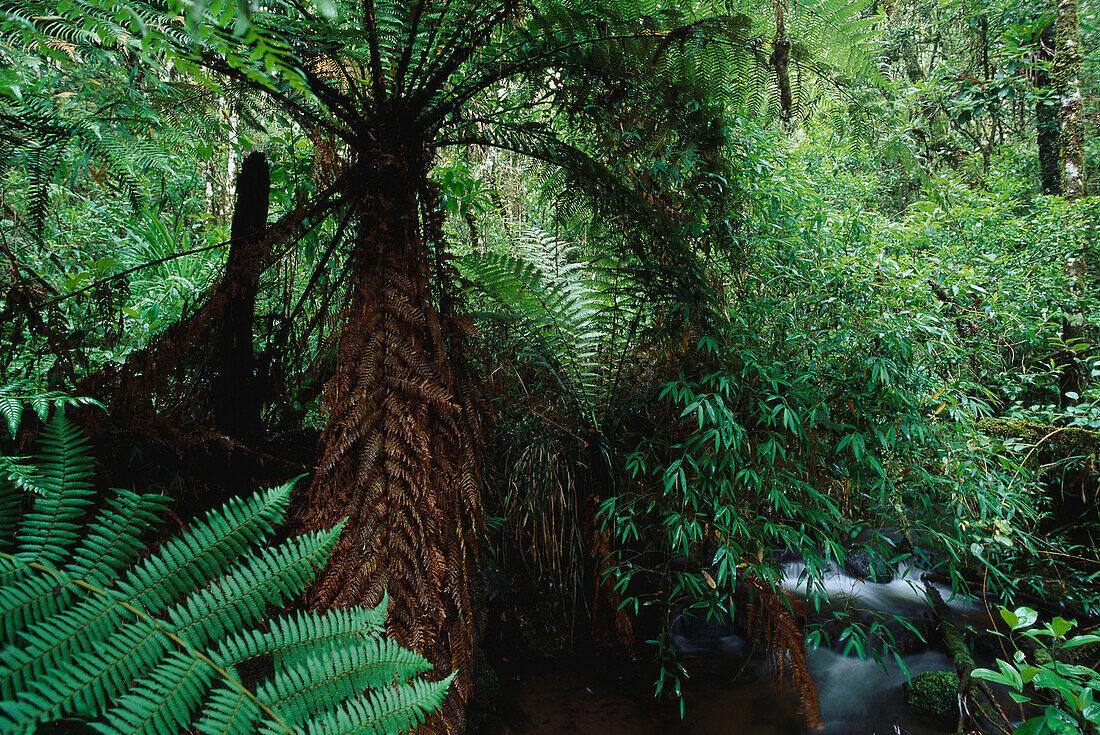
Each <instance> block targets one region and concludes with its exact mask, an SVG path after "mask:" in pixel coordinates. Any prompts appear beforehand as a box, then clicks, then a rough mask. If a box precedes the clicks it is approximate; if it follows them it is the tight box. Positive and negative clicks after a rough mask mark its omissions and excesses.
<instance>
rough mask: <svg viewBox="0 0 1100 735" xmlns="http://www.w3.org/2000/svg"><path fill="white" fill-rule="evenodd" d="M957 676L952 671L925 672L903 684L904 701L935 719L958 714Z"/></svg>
mask: <svg viewBox="0 0 1100 735" xmlns="http://www.w3.org/2000/svg"><path fill="white" fill-rule="evenodd" d="M958 692H959V675H958V674H956V673H955V672H954V671H927V672H925V673H923V674H918V675H917V676H914V677H913V678H912V679H911V680H910V681H908V682H906V684H905V701H906V703H907V704H908V705H909V706H910V707H912V708H913V709H915V710H917V711H918V712H924V713H927V714H931V715H935V716H936V717H943V718H952V717H957V716H958V714H959V704H958Z"/></svg>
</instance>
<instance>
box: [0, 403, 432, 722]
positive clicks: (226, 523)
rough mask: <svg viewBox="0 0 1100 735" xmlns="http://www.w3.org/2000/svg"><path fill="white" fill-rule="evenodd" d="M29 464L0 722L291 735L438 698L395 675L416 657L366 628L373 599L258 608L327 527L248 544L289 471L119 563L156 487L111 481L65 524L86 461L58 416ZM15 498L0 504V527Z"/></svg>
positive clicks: (408, 714)
mask: <svg viewBox="0 0 1100 735" xmlns="http://www.w3.org/2000/svg"><path fill="white" fill-rule="evenodd" d="M38 464H39V466H38V467H36V468H35V476H36V477H39V478H42V479H41V482H40V484H41V485H42V490H43V495H41V496H39V497H36V498H35V507H36V508H37V511H36V512H37V515H36V516H35V517H34V518H32V519H31V520H30V521H27V522H24V523H22V524H21V525H20V528H19V530H18V532H17V533H16V537H17V538H19V539H20V540H21V541H22V544H21V546H20V547H19V548H18V550H17V553H15V554H7V553H0V578H2V579H4V580H5V581H6V582H7V584H6V585H5V586H3V587H0V640H2V642H3V644H4V645H3V648H2V649H0V732H3V733H9V732H10V733H17V732H31V731H33V729H34V728H35V726H36V725H37V723H41V722H43V721H48V720H51V719H55V718H57V717H78V718H81V719H85V720H91V723H90V724H91V725H92V726H93V727H94V728H95V729H97V730H98V731H100V732H104V733H117V732H129V733H150V734H152V733H156V734H157V735H161V734H162V733H183V732H186V731H190V730H192V728H194V727H197V728H198V729H199V730H200V731H201V732H207V733H215V732H216V733H227V734H228V733H242V735H243V733H256V732H272V733H296V732H301V731H302V730H303V728H304V727H306V726H309V724H310V723H312V722H314V721H315V720H317V719H318V718H324V717H327V716H332V717H335V718H337V719H338V720H339V722H341V723H343V724H344V725H345V726H348V727H351V726H352V725H354V726H356V727H360V728H374V729H375V731H379V732H382V731H386V730H387V729H388V728H389V723H395V722H399V721H403V722H405V723H408V722H419V721H420V719H422V718H423V717H424V715H425V713H426V712H427V711H428V710H429V709H430V707H436V706H438V705H439V704H440V703H441V702H442V698H443V696H445V693H446V690H447V687H448V686H449V684H450V681H451V679H446V680H444V681H443V682H434V683H431V684H425V683H424V682H421V681H418V680H415V679H413V677H416V676H418V675H420V674H422V673H424V672H426V671H428V670H429V669H430V668H431V666H430V665H429V664H428V663H427V661H425V659H424V658H423V657H422V656H420V655H419V654H416V653H413V652H411V651H408V650H406V649H403V648H401V647H400V646H398V645H397V644H395V643H392V642H390V641H387V640H385V639H384V638H382V637H381V631H382V625H383V618H384V614H385V604H386V603H385V601H383V603H382V604H381V605H379V606H378V607H376V608H364V609H357V608H351V609H346V610H338V611H332V612H330V613H329V614H327V615H319V614H317V613H306V612H299V613H295V614H291V615H286V616H282V617H279V618H276V619H274V620H271V621H266V620H265V618H266V613H267V608H268V606H269V605H271V604H275V605H282V604H286V603H287V602H289V601H290V600H292V599H293V598H294V597H296V596H297V595H298V594H300V593H301V591H302V590H303V589H304V588H305V587H306V586H307V585H309V584H310V583H311V582H312V581H313V579H314V577H315V575H316V574H317V572H318V571H319V569H320V568H321V567H322V566H323V565H324V563H325V562H326V560H327V559H328V556H329V554H330V553H331V551H332V549H333V547H334V546H335V544H336V541H337V539H338V537H339V535H340V532H341V530H342V525H338V526H337V527H335V528H332V529H330V530H328V531H322V532H318V533H314V534H309V535H305V536H298V537H294V538H290V539H288V540H286V541H283V542H281V543H279V544H277V545H275V546H272V547H270V548H263V547H262V546H261V545H263V544H265V542H266V540H267V538H268V537H269V535H270V534H271V533H272V531H273V530H274V527H275V526H276V525H277V524H278V523H279V522H280V521H281V520H282V517H283V515H284V513H285V511H286V507H287V502H288V498H289V493H290V488H291V485H292V484H293V483H288V484H287V485H284V486H282V487H277V488H274V489H272V490H268V491H264V492H260V493H256V494H255V495H252V496H251V497H248V498H246V499H243V500H240V499H234V500H231V501H229V502H228V503H226V504H225V505H224V506H223V507H222V508H220V509H218V510H216V511H211V512H210V513H208V514H207V515H206V517H205V518H204V519H203V520H202V521H201V522H199V523H196V524H194V525H193V526H192V528H191V529H190V531H188V532H187V533H185V534H183V535H182V536H179V537H177V538H175V539H172V540H170V541H168V542H166V543H164V544H163V545H161V546H160V548H159V549H158V550H157V551H156V552H154V553H153V554H151V555H149V556H147V557H146V558H145V559H144V560H142V561H137V560H138V558H139V557H140V556H141V555H142V554H143V553H144V548H143V546H142V544H141V542H140V537H141V536H142V534H143V533H144V532H146V531H147V530H148V529H149V528H151V527H153V525H154V523H155V521H156V515H157V514H158V512H159V511H160V510H162V509H163V506H164V503H165V499H164V498H163V497H161V496H158V495H152V494H144V495H143V494H138V493H133V492H126V491H115V494H114V495H113V496H112V498H111V500H110V502H109V503H108V504H107V507H105V508H103V509H101V510H100V511H99V512H98V513H92V514H90V515H91V516H92V517H91V518H88V519H82V518H81V516H83V515H85V514H86V512H87V511H88V506H89V496H90V493H91V483H90V479H91V466H92V465H91V459H90V455H89V454H88V452H87V445H86V443H85V442H84V441H83V439H82V438H81V437H80V435H79V432H77V431H76V430H75V429H74V428H73V427H72V426H71V425H69V424H68V423H67V422H65V420H64V417H63V416H62V415H61V412H57V414H56V415H55V416H54V417H53V418H52V419H51V421H50V423H49V424H48V425H47V430H46V431H44V432H43V450H42V453H41V455H40V460H39V463H38ZM7 485H8V488H7V495H12V496H15V497H16V498H18V496H19V494H20V493H19V488H17V487H15V486H14V485H13V484H12V483H11V482H8V483H7ZM7 495H5V496H4V497H7ZM21 502H22V499H21V498H20V499H19V500H18V502H17V503H15V504H12V503H9V502H7V501H4V502H0V511H2V513H3V515H0V523H7V524H9V525H10V524H12V523H14V522H15V521H16V520H17V517H18V508H17V507H16V506H17V505H18V504H19V503H21ZM51 518H53V519H56V518H61V519H63V523H62V522H59V521H56V520H54V521H52V522H50V519H51ZM78 521H83V522H78ZM28 524H29V525H28ZM59 527H60V528H62V530H63V531H64V532H63V533H59V532H57V530H56V529H57V528H59ZM28 528H29V529H30V530H28ZM73 547H75V552H74V551H73ZM65 554H69V555H71V561H69V562H68V563H66V564H59V562H60V561H62V557H63V555H65ZM260 625H265V628H266V629H263V630H260V629H258V628H257V626H260ZM267 656H270V657H272V660H273V661H274V664H275V666H274V676H273V677H272V678H271V679H270V680H269V681H267V682H264V683H261V684H260V686H259V688H258V689H257V690H256V691H255V692H253V691H252V690H251V689H249V688H248V687H246V686H245V685H244V684H243V683H242V679H241V676H240V674H239V673H238V672H237V671H236V667H237V666H238V665H239V664H241V663H244V662H245V661H248V660H252V659H257V658H261V657H267ZM410 679H412V682H411V683H410ZM365 690H367V694H366V695H364V691H365ZM410 692H412V694H410ZM414 695H415V696H414ZM348 713H351V714H348ZM349 723H350V724H349Z"/></svg>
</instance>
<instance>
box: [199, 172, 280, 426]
mask: <svg viewBox="0 0 1100 735" xmlns="http://www.w3.org/2000/svg"><path fill="white" fill-rule="evenodd" d="M270 195H271V173H270V170H269V169H268V165H267V160H266V159H265V158H264V154H263V153H251V154H249V156H248V158H246V159H245V161H244V165H243V166H242V168H241V173H240V175H239V176H238V177H237V203H236V207H235V208H234V210H233V227H232V229H231V231H230V243H231V244H230V246H229V258H228V260H227V261H226V266H225V279H224V281H223V284H224V285H225V287H226V289H227V297H228V298H227V299H226V301H225V303H224V305H223V306H222V318H221V324H220V325H219V327H218V335H217V338H216V342H215V344H216V345H217V351H216V353H215V360H216V362H217V369H216V372H215V375H214V379H213V386H212V387H211V394H212V396H211V397H212V402H213V405H214V424H215V426H216V427H217V428H218V429H219V430H220V431H222V432H224V433H226V434H228V435H229V436H232V437H248V436H253V435H255V434H256V433H257V432H258V431H259V428H260V400H259V397H258V395H257V389H256V386H255V380H254V376H253V364H252V363H253V360H254V357H253V352H252V319H253V314H254V312H255V310H256V290H257V287H258V285H259V282H260V270H261V268H262V264H263V261H264V257H263V256H264V255H266V252H264V251H265V250H266V249H267V248H265V247H264V246H265V238H264V236H265V232H266V229H267V211H268V206H269V201H270Z"/></svg>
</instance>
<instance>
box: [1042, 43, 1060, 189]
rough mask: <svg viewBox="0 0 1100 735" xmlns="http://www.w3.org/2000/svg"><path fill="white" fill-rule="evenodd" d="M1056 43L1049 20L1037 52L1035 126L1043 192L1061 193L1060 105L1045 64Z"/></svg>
mask: <svg viewBox="0 0 1100 735" xmlns="http://www.w3.org/2000/svg"><path fill="white" fill-rule="evenodd" d="M1053 44H1054V27H1053V26H1052V25H1050V24H1049V23H1048V24H1047V25H1046V27H1044V28H1043V32H1042V33H1041V34H1040V36H1039V50H1038V53H1037V54H1036V56H1037V59H1038V61H1039V64H1038V66H1037V71H1036V72H1035V90H1036V92H1037V93H1038V94H1037V96H1036V99H1035V129H1036V135H1035V137H1036V143H1037V144H1038V147H1039V181H1040V183H1041V184H1042V188H1043V193H1044V194H1061V193H1062V178H1061V168H1062V166H1061V162H1060V157H1059V154H1058V107H1057V105H1056V103H1055V102H1054V100H1052V99H1051V95H1050V75H1049V74H1048V73H1047V70H1046V67H1045V64H1046V62H1048V61H1050V58H1051V53H1050V49H1051V48H1052V47H1053Z"/></svg>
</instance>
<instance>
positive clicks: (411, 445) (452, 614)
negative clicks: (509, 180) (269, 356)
mask: <svg viewBox="0 0 1100 735" xmlns="http://www.w3.org/2000/svg"><path fill="white" fill-rule="evenodd" d="M420 150H421V149H420V147H419V146H415V145H411V144H401V143H397V144H394V145H393V146H390V147H389V150H384V151H382V152H381V154H380V155H376V156H373V157H372V158H370V159H367V160H366V162H365V163H364V165H363V172H362V175H361V176H357V177H356V178H358V179H359V180H360V182H361V183H362V185H363V186H364V190H363V195H362V198H361V199H360V200H359V202H358V204H357V205H356V206H357V208H358V211H357V212H356V213H355V216H356V217H357V220H358V221H357V236H356V241H355V246H354V252H353V254H352V259H353V260H352V263H351V267H352V268H353V269H354V271H353V272H354V274H355V275H354V280H353V286H352V289H353V291H352V293H351V294H350V295H349V306H348V309H347V311H346V313H345V315H344V321H343V329H342V333H341V337H340V345H339V353H338V357H337V367H336V373H335V375H334V377H333V378H332V380H330V381H329V383H328V385H327V386H326V389H325V398H324V405H325V406H326V407H327V408H328V410H329V416H328V423H327V426H326V429H325V432H324V435H323V436H322V440H321V442H322V451H321V460H320V463H319V466H318V470H317V473H316V475H315V477H314V480H313V483H312V485H311V486H310V488H309V490H308V493H307V497H306V499H305V501H306V507H305V508H304V516H305V522H306V525H307V526H308V527H310V528H326V527H330V526H331V525H332V524H333V523H334V522H336V521H338V520H339V519H341V518H343V517H345V516H346V517H348V519H349V521H348V524H347V526H346V527H345V529H344V533H343V536H342V537H341V539H340V543H339V545H338V546H337V548H336V551H335V552H334V553H333V555H332V557H331V561H330V563H329V566H328V568H327V569H326V571H325V572H324V573H323V574H322V576H321V577H320V579H319V580H318V582H317V584H316V586H315V587H314V589H313V591H312V593H311V597H310V603H311V604H312V605H314V606H317V607H328V606H347V605H353V604H361V603H364V602H370V603H377V602H378V601H380V600H381V599H382V596H383V595H384V594H387V593H388V594H389V597H390V606H389V622H388V627H389V632H390V634H391V635H392V636H393V637H394V638H395V639H396V640H398V641H400V642H401V643H402V644H404V645H407V646H409V647H411V648H413V649H415V650H417V651H418V652H420V653H422V654H424V655H425V656H426V657H427V658H428V659H429V660H430V661H431V662H432V663H433V664H434V665H435V667H436V671H435V676H438V677H443V676H445V675H446V674H448V673H450V672H451V671H457V672H458V676H457V677H456V679H455V684H454V686H453V687H452V691H451V694H450V696H449V697H448V700H447V703H446V704H445V705H444V708H443V711H442V713H441V716H439V717H436V718H434V719H433V720H430V721H429V722H428V723H426V725H425V726H424V727H422V728H421V731H424V730H425V728H427V730H429V731H434V732H451V733H454V732H458V731H460V730H461V729H462V727H463V726H464V708H465V701H466V696H467V694H468V692H469V688H470V671H471V664H472V660H473V658H472V657H473V652H474V648H475V644H476V638H477V630H476V628H477V625H476V624H475V605H476V603H475V599H474V598H475V595H474V593H473V590H472V587H471V581H472V580H473V579H474V577H475V562H476V549H477V547H476V544H477V534H476V532H477V528H478V526H479V524H480V508H479V500H478V497H479V492H478V488H479V467H478V457H479V434H480V432H479V427H478V425H477V420H476V413H475V412H474V411H473V408H472V406H471V405H470V403H469V402H468V401H467V400H466V399H465V398H464V397H463V396H462V395H461V390H460V388H459V380H458V379H457V378H456V375H455V371H454V370H453V366H454V363H453V361H452V355H453V353H454V350H455V349H459V348H458V347H456V344H455V339H456V338H455V337H454V335H453V329H452V326H453V321H452V320H451V319H449V318H448V316H447V315H445V314H441V313H440V310H439V309H438V308H437V299H436V298H433V293H432V282H431V279H430V278H429V265H430V258H429V248H428V246H427V245H426V243H425V240H424V237H423V233H422V228H421V221H420V217H419V211H420V209H421V206H422V202H421V201H420V199H421V192H422V191H423V185H424V182H425V169H426V161H425V160H424V159H423V156H422V155H421V154H420Z"/></svg>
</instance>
